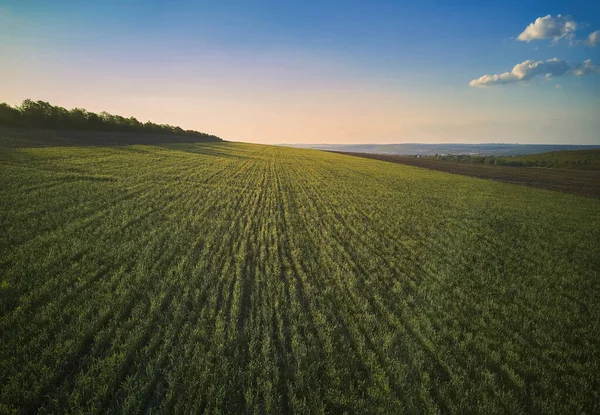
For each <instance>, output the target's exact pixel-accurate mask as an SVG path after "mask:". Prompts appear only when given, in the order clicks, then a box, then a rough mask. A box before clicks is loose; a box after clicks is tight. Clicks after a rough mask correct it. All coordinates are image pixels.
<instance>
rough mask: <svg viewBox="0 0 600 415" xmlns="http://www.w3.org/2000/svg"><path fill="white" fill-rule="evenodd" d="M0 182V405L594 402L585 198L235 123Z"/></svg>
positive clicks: (76, 408) (503, 408)
mask: <svg viewBox="0 0 600 415" xmlns="http://www.w3.org/2000/svg"><path fill="white" fill-rule="evenodd" d="M0 184H1V186H0V235H2V236H1V239H0V413H11V412H15V413H31V412H35V411H38V412H41V413H45V412H48V413H49V412H52V413H71V412H73V413H94V412H100V413H106V412H113V413H133V412H148V411H149V412H152V413H173V412H178V413H182V412H185V413H189V412H200V411H205V412H207V413H219V412H222V413H223V412H224V413H291V412H295V413H323V412H327V413H342V412H344V411H346V412H348V413H382V414H390V413H436V412H439V413H450V412H457V413H465V412H479V413H486V414H491V413H499V412H503V413H524V412H528V413H531V412H534V413H540V412H544V413H598V412H600V279H599V277H600V276H599V270H600V255H599V252H600V200H599V199H594V198H585V197H579V196H574V195H569V194H564V193H559V192H555V191H550V190H541V189H535V188H531V187H525V186H520V185H512V184H506V183H500V182H493V181H487V180H481V179H477V178H472V177H466V176H458V175H452V174H448V173H443V172H438V171H432V170H426V169H420V168H416V167H410V166H405V165H401V164H393V163H386V162H382V161H378V160H370V159H364V158H358V157H351V156H346V155H341V154H333V153H325V152H319V151H316V150H300V149H293V148H283V147H270V146H259V145H250V144H236V143H215V144H189V143H187V144H168V145H159V144H157V145H153V146H150V145H132V146H125V145H123V146H114V147H92V146H90V147H47V148H44V147H41V148H14V147H12V148H8V147H5V148H0Z"/></svg>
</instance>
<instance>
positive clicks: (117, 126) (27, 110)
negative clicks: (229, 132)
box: [0, 99, 222, 141]
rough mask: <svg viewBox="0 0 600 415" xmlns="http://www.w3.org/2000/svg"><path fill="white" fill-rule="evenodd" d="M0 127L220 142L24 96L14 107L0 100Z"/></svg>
mask: <svg viewBox="0 0 600 415" xmlns="http://www.w3.org/2000/svg"><path fill="white" fill-rule="evenodd" d="M0 127H16V128H49V129H62V130H97V131H118V132H140V133H153V134H169V135H180V136H188V137H199V138H203V139H206V140H210V141H222V139H221V138H220V137H217V136H215V135H211V134H206V133H201V132H199V131H194V130H184V129H183V128H181V127H175V126H172V125H168V124H155V123H153V122H150V121H147V122H144V123H143V122H140V121H138V120H137V119H136V118H135V117H129V118H125V117H122V116H120V115H113V114H109V113H107V112H104V111H103V112H101V113H100V114H96V113H93V112H90V111H87V110H85V109H83V108H73V109H71V110H68V109H66V108H63V107H59V106H55V105H52V104H50V103H48V102H44V101H33V100H31V99H26V100H25V101H23V103H22V104H21V105H17V106H14V107H13V106H11V105H9V104H7V103H4V102H3V103H0Z"/></svg>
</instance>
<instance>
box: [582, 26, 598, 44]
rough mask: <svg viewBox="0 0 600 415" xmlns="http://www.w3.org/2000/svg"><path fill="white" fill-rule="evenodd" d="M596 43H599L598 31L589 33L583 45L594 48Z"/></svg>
mask: <svg viewBox="0 0 600 415" xmlns="http://www.w3.org/2000/svg"><path fill="white" fill-rule="evenodd" d="M598 41H600V30H596V31H595V32H592V33H590V34H589V36H588V38H587V40H586V41H585V43H586V44H587V45H589V46H596V45H597V44H598Z"/></svg>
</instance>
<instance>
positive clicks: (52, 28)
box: [0, 0, 600, 144]
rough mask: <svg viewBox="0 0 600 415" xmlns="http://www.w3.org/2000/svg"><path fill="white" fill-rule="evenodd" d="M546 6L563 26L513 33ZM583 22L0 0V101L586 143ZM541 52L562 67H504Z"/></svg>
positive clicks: (598, 7) (376, 136) (361, 134)
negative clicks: (551, 31) (567, 25)
mask: <svg viewBox="0 0 600 415" xmlns="http://www.w3.org/2000/svg"><path fill="white" fill-rule="evenodd" d="M371 3H373V4H371ZM547 15H550V17H551V19H552V22H551V23H553V22H554V19H556V18H557V16H558V15H562V16H563V20H564V17H565V16H569V17H568V20H569V21H570V22H573V24H574V25H575V26H574V27H576V28H575V29H573V30H571V31H570V32H569V33H568V35H566V36H564V37H561V38H559V39H554V38H545V39H534V40H531V41H520V40H518V39H517V37H518V36H519V34H521V33H522V32H523V31H524V30H525V29H526V28H527V26H528V25H530V24H531V23H533V22H535V21H536V19H537V18H540V17H544V16H547ZM596 30H600V2H597V1H588V2H577V1H574V2H568V1H556V2H550V1H546V2H526V1H519V2H516V1H505V2H502V3H501V4H497V3H489V2H487V3H485V2H481V1H478V2H460V3H458V2H434V1H421V2H403V1H378V2H366V1H343V2H342V1H319V2H316V1H314V2H301V1H295V0H294V1H285V2H282V1H220V2H202V1H200V2H198V1H168V2H167V1H140V0H129V1H128V0H124V1H103V2H81V1H54V2H48V1H36V0H29V1H17V0H7V1H2V0H0V54H1V55H2V56H3V65H2V67H1V68H0V91H1V92H2V94H1V96H0V101H6V102H9V103H11V104H15V103H18V102H20V101H21V100H23V99H25V98H32V99H42V100H46V101H50V102H52V103H55V104H59V105H63V106H66V107H69V108H71V107H75V106H78V107H85V108H88V109H90V110H93V111H102V110H107V111H109V112H113V113H120V114H123V115H127V116H129V115H134V116H136V117H138V118H139V119H141V120H146V119H151V120H153V121H156V122H164V123H169V124H178V125H181V126H183V127H185V128H194V129H198V130H201V131H206V132H210V133H214V134H217V135H221V136H224V137H225V138H227V139H231V140H235V141H252V142H264V143H283V142H286V143H324V142H331V143H392V142H499V141H502V142H524V143H525V142H532V143H542V142H545V143H557V142H561V143H593V144H600V134H599V133H598V131H600V123H599V121H598V117H597V114H598V113H600V98H599V97H600V76H599V75H598V74H595V69H594V68H596V65H600V45H596V46H593V45H592V43H591V42H590V41H589V40H588V39H587V37H588V35H589V34H590V33H592V32H594V31H596ZM553 58H558V59H560V60H561V61H565V62H566V63H567V64H568V65H569V68H570V69H569V70H568V71H567V72H564V71H563V72H560V73H559V72H557V73H555V74H554V75H555V76H552V77H545V76H543V74H542V72H543V71H542V72H540V71H541V69H539V68H538V69H539V70H538V72H534V71H533V70H531V68H530V69H528V70H527V71H528V72H526V73H523V74H521V73H520V72H518V71H517V72H516V73H517V75H514V74H512V75H511V74H510V71H511V69H512V68H513V67H514V66H515V65H517V64H519V63H522V62H524V61H527V60H531V61H532V62H542V63H543V62H546V61H547V60H549V59H553ZM588 59H591V65H592V66H588V67H587V68H588V69H586V70H585V71H582V70H581V68H583V66H582V65H584V64H583V62H584V61H586V60H588ZM544 65H546V64H544ZM577 65H580V66H577ZM577 68H579V70H578V69H577ZM590 68H591V69H590ZM505 72H509V74H508V75H505V76H504V77H501V80H500V81H491V80H490V81H488V80H486V81H481V82H480V83H479V84H478V85H477V86H470V85H469V83H470V82H471V81H473V80H476V79H479V78H480V77H482V76H484V75H490V76H493V75H501V74H503V73H505ZM535 73H537V74H538V75H535ZM576 73H582V75H581V76H575V74H576ZM583 73H585V74H583ZM490 79H491V78H490Z"/></svg>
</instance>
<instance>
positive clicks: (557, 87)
mask: <svg viewBox="0 0 600 415" xmlns="http://www.w3.org/2000/svg"><path fill="white" fill-rule="evenodd" d="M554 88H556V89H561V88H562V85H561V84H556V85H554Z"/></svg>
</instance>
